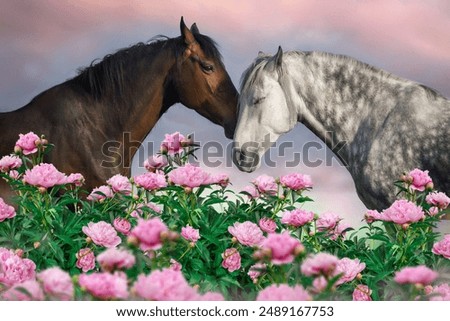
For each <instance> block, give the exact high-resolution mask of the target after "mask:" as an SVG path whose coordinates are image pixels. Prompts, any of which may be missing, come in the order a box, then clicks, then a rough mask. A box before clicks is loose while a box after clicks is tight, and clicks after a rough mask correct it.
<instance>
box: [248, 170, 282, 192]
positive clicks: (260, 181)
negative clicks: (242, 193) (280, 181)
mask: <svg viewBox="0 0 450 321" xmlns="http://www.w3.org/2000/svg"><path fill="white" fill-rule="evenodd" d="M253 184H254V185H255V186H256V188H257V189H258V191H259V192H260V193H262V194H268V195H275V194H276V193H277V192H278V185H277V183H276V181H275V178H273V177H272V176H269V175H265V174H263V175H260V176H258V177H257V178H256V179H255V180H254V181H253Z"/></svg>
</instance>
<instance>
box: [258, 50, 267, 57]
mask: <svg viewBox="0 0 450 321" xmlns="http://www.w3.org/2000/svg"><path fill="white" fill-rule="evenodd" d="M265 55H266V54H265V53H264V52H262V51H259V52H258V58H261V57H264V56H265Z"/></svg>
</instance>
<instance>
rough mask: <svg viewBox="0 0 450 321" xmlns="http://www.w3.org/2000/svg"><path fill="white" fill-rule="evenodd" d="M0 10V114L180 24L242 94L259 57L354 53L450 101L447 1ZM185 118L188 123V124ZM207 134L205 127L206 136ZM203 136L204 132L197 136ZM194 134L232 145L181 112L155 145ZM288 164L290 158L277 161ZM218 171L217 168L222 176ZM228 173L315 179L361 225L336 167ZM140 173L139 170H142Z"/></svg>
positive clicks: (162, 125) (11, 6)
mask: <svg viewBox="0 0 450 321" xmlns="http://www.w3.org/2000/svg"><path fill="white" fill-rule="evenodd" d="M2 2H3V3H2V4H1V12H0V41H1V43H2V46H1V47H0V97H1V100H0V110H12V109H15V108H18V107H20V106H23V105H25V104H26V103H27V102H28V101H29V100H30V99H31V98H32V97H34V96H35V95H36V94H38V93H40V92H41V91H43V90H45V89H47V88H49V87H51V86H53V85H56V84H58V83H60V82H62V81H64V80H66V79H68V78H70V77H73V76H74V75H75V74H76V69H77V68H79V67H81V66H86V65H88V64H90V62H91V61H92V60H94V59H96V58H102V57H103V56H104V55H106V54H108V53H112V52H114V51H115V50H117V49H119V48H122V47H126V46H129V45H131V44H134V43H136V42H139V41H146V40H149V39H150V38H151V37H153V36H155V35H158V34H165V35H167V36H170V37H173V36H178V34H179V27H178V24H179V20H180V16H184V17H185V20H186V22H187V24H189V25H190V24H191V23H193V22H197V24H198V26H199V28H200V31H201V32H202V33H204V34H207V35H209V36H211V37H213V38H214V39H215V40H216V41H217V42H218V43H219V45H220V50H221V52H222V54H223V56H224V62H225V65H226V66H227V69H228V71H229V73H230V76H231V77H232V79H233V81H234V83H235V85H236V87H238V85H239V78H240V75H241V73H242V72H243V70H245V68H246V67H247V66H248V65H249V64H250V63H251V61H252V60H253V59H254V57H255V56H256V55H257V53H258V51H260V50H262V51H265V52H269V53H275V51H276V49H277V47H278V45H282V47H283V49H285V50H294V49H295V50H320V51H329V52H333V53H339V54H346V55H350V56H352V57H354V58H356V59H358V60H362V61H364V62H367V63H370V64H373V65H375V66H377V67H380V68H383V69H386V70H388V71H390V72H392V73H394V74H397V75H399V76H402V77H405V78H409V79H412V80H415V81H418V82H421V83H424V84H426V85H428V86H430V87H433V88H435V89H437V90H438V91H440V92H441V93H442V94H443V95H444V96H446V97H450V2H449V1H447V0H430V1H423V0H418V1H415V0H408V1H406V0H403V1H401V0H398V1H397V0H379V1H375V0H374V1H370V0H352V1H331V0H313V1H294V0H293V1H288V0H284V1H283V0H281V1H280V0H277V1H257V0H250V1H243V0H237V1H234V0H233V1H222V2H219V1H207V0H203V1H182V0H179V1H178V0H166V1H118V0H112V1H87V0H81V1H80V0H77V1H57V0H44V1H34V2H31V1H29V2H28V1H27V2H22V1H2ZM186 119H189V121H188V122H186ZM199 128H200V129H199ZM196 129H197V130H196ZM177 130H180V131H184V132H191V131H195V134H196V138H197V140H199V141H201V142H206V140H207V139H210V138H214V139H216V140H218V141H220V142H221V143H223V144H227V143H229V141H228V140H227V139H225V138H224V137H223V132H222V130H221V129H220V128H218V127H217V126H215V125H213V124H211V123H209V122H208V121H207V120H205V119H203V118H201V116H199V115H197V114H195V113H193V112H192V111H188V110H187V109H186V108H183V107H181V106H177V107H175V108H173V109H172V110H170V111H169V112H168V113H167V114H166V115H165V116H164V117H163V118H162V119H161V120H160V122H159V124H158V125H157V126H156V128H155V129H154V130H153V132H152V133H151V134H150V136H149V137H148V140H151V141H155V143H156V144H157V143H158V142H159V141H160V139H161V138H162V137H163V134H164V133H165V132H173V131H177ZM305 139H307V140H311V139H314V138H312V136H311V134H310V133H308V131H307V130H306V129H305V128H304V127H303V126H301V125H299V126H297V127H296V128H295V129H294V130H293V131H292V132H291V133H289V134H288V135H286V136H285V137H283V140H292V141H294V143H295V146H296V147H298V148H300V147H301V146H302V144H303V143H304V141H305ZM279 161H280V163H283V162H282V161H283V159H279ZM218 170H219V169H214V171H218ZM220 170H226V171H227V172H229V173H230V176H231V179H232V181H234V182H235V187H236V188H240V187H242V186H243V185H244V182H245V181H250V180H251V179H253V178H254V177H256V176H257V175H259V174H262V173H270V174H273V175H274V176H278V175H281V174H283V173H285V172H288V171H300V172H303V173H307V174H310V175H311V176H312V177H313V180H314V182H315V189H314V190H315V192H314V194H313V197H314V198H315V200H316V202H315V204H314V205H311V206H312V207H313V208H314V209H315V210H316V211H318V212H321V211H325V210H334V211H336V212H338V213H339V214H341V215H342V216H346V217H348V218H349V220H350V221H351V222H352V223H354V222H357V221H358V220H359V219H360V218H361V217H362V215H363V213H364V207H363V205H362V204H361V202H359V200H358V199H357V197H356V194H355V191H354V188H353V182H352V181H351V179H350V175H349V174H348V173H347V172H346V170H345V168H342V167H339V166H333V167H320V168H314V169H311V168H306V167H304V166H299V167H298V168H294V169H285V168H283V167H281V168H277V169H269V168H267V167H263V168H261V169H260V170H259V171H257V172H256V173H254V174H243V173H240V172H238V170H237V169H236V168H235V167H233V168H232V169H220ZM135 172H136V171H135Z"/></svg>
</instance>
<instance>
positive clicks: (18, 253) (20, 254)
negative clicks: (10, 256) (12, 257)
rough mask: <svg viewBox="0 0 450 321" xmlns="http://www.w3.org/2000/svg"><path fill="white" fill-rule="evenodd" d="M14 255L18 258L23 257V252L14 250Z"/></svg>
mask: <svg viewBox="0 0 450 321" xmlns="http://www.w3.org/2000/svg"><path fill="white" fill-rule="evenodd" d="M14 253H15V254H16V255H17V256H18V257H23V250H22V249H16V250H15V251H14Z"/></svg>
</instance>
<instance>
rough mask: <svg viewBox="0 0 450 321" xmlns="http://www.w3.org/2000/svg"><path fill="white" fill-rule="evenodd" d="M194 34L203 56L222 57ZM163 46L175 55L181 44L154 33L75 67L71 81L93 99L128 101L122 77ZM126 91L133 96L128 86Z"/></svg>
mask: <svg viewBox="0 0 450 321" xmlns="http://www.w3.org/2000/svg"><path fill="white" fill-rule="evenodd" d="M194 37H195V39H196V41H197V42H198V43H199V44H200V46H201V48H202V49H203V51H204V52H205V54H206V55H208V56H210V57H213V58H215V59H217V60H218V61H220V62H221V63H222V56H221V54H220V52H219V50H218V49H217V44H216V42H215V41H214V40H213V39H211V38H210V37H208V36H205V35H201V34H198V33H196V34H194ZM165 49H167V50H168V51H172V52H174V54H175V57H178V56H180V55H181V54H182V53H183V51H184V49H185V45H184V43H183V41H182V39H181V37H176V38H169V37H166V36H164V35H158V36H155V37H153V38H152V39H150V40H149V41H148V42H146V43H143V42H139V43H137V44H135V45H133V46H130V47H127V48H123V49H119V50H118V51H116V52H115V53H113V54H108V55H106V56H105V57H104V58H103V59H102V60H99V59H95V60H93V61H92V63H91V64H90V65H89V66H87V67H84V68H80V69H78V75H77V76H76V77H75V78H73V79H72V80H71V81H72V82H73V83H76V84H78V85H79V86H81V87H82V88H83V89H84V90H86V92H88V93H90V94H91V95H92V96H93V97H94V98H95V99H97V100H101V99H102V98H105V97H111V98H114V100H117V99H119V100H128V99H130V98H132V97H129V95H127V88H128V87H127V84H128V83H130V82H129V81H128V80H129V79H126V78H127V75H137V74H138V72H139V63H140V62H141V61H142V60H143V59H145V60H148V61H149V62H150V61H151V60H152V58H153V57H154V56H155V55H156V54H157V52H158V51H159V50H165ZM125 71H127V72H125ZM129 92H130V94H131V95H133V89H132V88H130V90H129Z"/></svg>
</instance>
